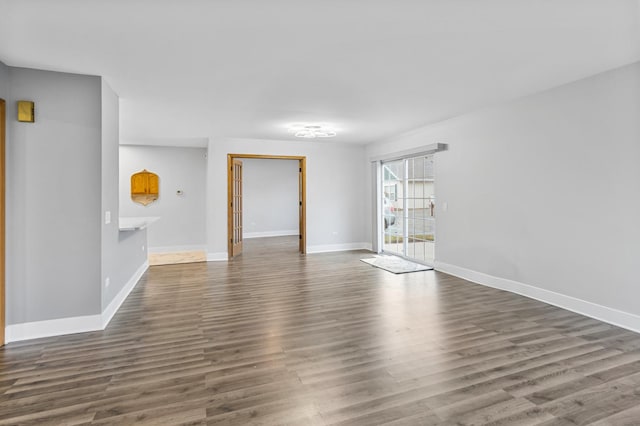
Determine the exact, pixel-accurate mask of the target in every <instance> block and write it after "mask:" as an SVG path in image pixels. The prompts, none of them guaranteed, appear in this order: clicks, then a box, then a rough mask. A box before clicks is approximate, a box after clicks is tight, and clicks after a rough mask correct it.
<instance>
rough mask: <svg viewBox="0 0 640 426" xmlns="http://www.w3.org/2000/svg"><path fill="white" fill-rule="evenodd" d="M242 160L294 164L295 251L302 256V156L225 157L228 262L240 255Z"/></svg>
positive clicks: (304, 247)
mask: <svg viewBox="0 0 640 426" xmlns="http://www.w3.org/2000/svg"><path fill="white" fill-rule="evenodd" d="M244 159H266V160H296V161H297V163H298V197H297V198H298V230H297V234H298V235H297V239H298V251H299V252H300V253H302V254H304V253H306V241H307V239H306V157H300V156H286V155H257V154H228V155H227V230H228V233H227V242H228V258H229V260H231V259H233V258H234V257H236V256H238V255H240V254H242V250H243V244H244V237H243V233H244V223H243V208H244V200H243V184H242V183H243V170H244V164H243V160H244Z"/></svg>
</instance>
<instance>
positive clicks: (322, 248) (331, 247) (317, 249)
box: [307, 243, 371, 254]
mask: <svg viewBox="0 0 640 426" xmlns="http://www.w3.org/2000/svg"><path fill="white" fill-rule="evenodd" d="M349 250H371V243H346V244H326V245H318V246H308V247H307V253H309V254H313V253H327V252H332V251H349Z"/></svg>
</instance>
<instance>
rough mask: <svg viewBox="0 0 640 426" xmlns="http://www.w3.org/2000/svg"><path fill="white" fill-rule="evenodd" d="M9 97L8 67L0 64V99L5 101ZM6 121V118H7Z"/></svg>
mask: <svg viewBox="0 0 640 426" xmlns="http://www.w3.org/2000/svg"><path fill="white" fill-rule="evenodd" d="M8 97H9V67H7V66H6V65H5V64H4V63H3V62H0V98H2V99H4V100H5V101H6V100H7V98H8ZM7 121H8V117H7Z"/></svg>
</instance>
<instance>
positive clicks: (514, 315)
mask: <svg viewBox="0 0 640 426" xmlns="http://www.w3.org/2000/svg"><path fill="white" fill-rule="evenodd" d="M246 243H247V244H246V252H245V253H244V254H242V255H241V256H238V258H237V259H234V260H233V261H231V262H201V263H191V264H182V265H167V266H153V267H150V268H149V270H148V271H147V272H146V273H145V274H144V276H143V277H142V279H141V280H140V282H139V283H138V285H137V286H136V287H135V288H134V289H133V291H132V292H131V294H130V295H129V297H128V298H127V300H125V301H124V303H123V304H122V307H121V308H120V309H119V310H118V312H117V313H116V314H115V316H114V317H113V319H112V321H111V323H110V324H109V326H108V327H107V329H106V330H104V331H96V332H91V333H78V334H72V335H67V336H58V337H50V338H43V339H36V340H32V341H25V342H13V343H10V344H8V345H7V346H5V347H3V348H0V425H3V424H4V425H18V424H21V425H23V424H25V425H26V424H29V425H71V424H76V425H79V424H83V425H90V424H91V425H97V424H100V425H127V424H135V425H136V426H137V425H143V424H144V425H153V426H157V425H177V424H182V425H184V424H191V425H238V426H245V425H256V424H261V425H285V424H286V425H296V426H298V425H338V424H339V425H347V424H349V425H362V426H370V425H378V424H387V425H391V424H393V425H395V426H398V425H442V426H444V425H446V426H453V425H472V424H475V425H481V424H482V425H486V424H492V425H502V426H506V425H515V426H523V425H534V424H539V425H585V424H598V425H638V419H639V418H640V335H639V334H636V333H633V332H631V331H627V330H623V329H620V328H617V327H614V326H612V325H610V324H605V323H602V322H599V321H597V320H594V319H591V318H587V317H583V316H581V315H578V314H575V313H573V312H569V311H565V310H562V309H560V308H556V307H554V306H550V305H547V304H545V303H542V302H539V301H537V300H533V299H527V298H525V297H522V296H518V295H516V294H512V293H508V292H505V291H500V290H496V289H493V288H489V287H484V286H481V285H477V284H473V283H470V282H468V281H465V280H462V279H460V278H456V277H453V276H450V275H447V274H444V273H441V272H437V271H426V272H415V273H412V274H402V275H395V274H390V273H388V272H386V271H383V270H381V269H378V268H372V267H370V266H369V265H367V264H365V263H363V262H360V259H362V258H363V257H366V256H367V255H370V254H371V253H370V252H366V251H352V252H337V253H321V254H311V255H301V254H298V253H297V251H296V247H295V246H296V244H295V241H294V240H291V241H290V243H293V244H287V240H286V239H284V238H283V239H281V240H280V239H275V240H266V239H265V240H251V241H249V240H248V241H246ZM278 243H280V244H278ZM278 246H279V247H280V248H277V247H278ZM262 252H263V253H264V254H259V253H262ZM549 278H550V279H553V278H555V277H553V276H552V274H551V273H550V274H549ZM559 279H562V278H559ZM567 284H575V285H578V284H579V283H567Z"/></svg>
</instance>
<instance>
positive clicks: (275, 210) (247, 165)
mask: <svg viewBox="0 0 640 426" xmlns="http://www.w3.org/2000/svg"><path fill="white" fill-rule="evenodd" d="M242 162H243V166H244V167H243V168H242V170H243V176H242V186H243V200H242V201H243V212H242V213H243V226H244V229H243V231H244V237H245V238H251V237H260V236H273V235H291V234H292V233H293V234H294V235H297V234H298V232H299V231H298V226H299V206H298V201H299V200H298V168H299V166H298V163H299V162H298V160H265V159H249V158H247V159H243V160H242Z"/></svg>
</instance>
